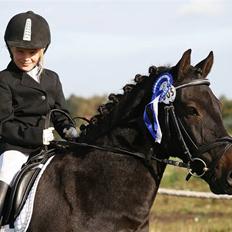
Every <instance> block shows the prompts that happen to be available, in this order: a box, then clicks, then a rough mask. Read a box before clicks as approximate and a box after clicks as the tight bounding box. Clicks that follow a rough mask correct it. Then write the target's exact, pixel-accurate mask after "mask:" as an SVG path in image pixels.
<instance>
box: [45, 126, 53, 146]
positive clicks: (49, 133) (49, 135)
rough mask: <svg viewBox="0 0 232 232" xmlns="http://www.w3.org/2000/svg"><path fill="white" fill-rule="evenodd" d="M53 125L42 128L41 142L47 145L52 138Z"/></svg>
mask: <svg viewBox="0 0 232 232" xmlns="http://www.w3.org/2000/svg"><path fill="white" fill-rule="evenodd" d="M53 130H54V127H49V128H48V129H44V130H43V144H44V145H49V144H50V142H51V141H53V140H54V135H53V132H52V131H53Z"/></svg>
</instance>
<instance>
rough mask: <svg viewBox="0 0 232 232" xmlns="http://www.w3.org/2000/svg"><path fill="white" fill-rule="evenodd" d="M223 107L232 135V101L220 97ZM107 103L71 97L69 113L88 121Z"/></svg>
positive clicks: (101, 97)
mask: <svg viewBox="0 0 232 232" xmlns="http://www.w3.org/2000/svg"><path fill="white" fill-rule="evenodd" d="M219 100H220V102H221V107H222V117H223V122H224V125H225V127H226V129H227V130H228V131H229V133H232V100H231V99H228V98H227V97H226V96H221V97H220V99H219ZM106 101H107V96H106V95H103V96H93V97H90V98H84V97H80V96H75V95H71V96H70V97H69V98H68V99H67V104H68V108H69V111H70V113H71V115H72V116H73V117H76V116H81V117H85V118H87V119H89V118H91V117H92V116H93V115H95V114H96V113H97V109H98V107H99V105H101V104H103V103H105V102H106ZM76 123H77V126H80V124H82V123H84V121H82V120H76Z"/></svg>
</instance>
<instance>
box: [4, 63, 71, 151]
mask: <svg viewBox="0 0 232 232" xmlns="http://www.w3.org/2000/svg"><path fill="white" fill-rule="evenodd" d="M51 109H61V110H63V111H65V112H66V113H68V111H67V107H66V102H65V98H64V94H63V90H62V86H61V83H60V80H59V77H58V75H57V74H56V73H55V72H53V71H51V70H48V69H44V70H43V72H42V74H41V80H40V83H38V82H36V81H35V80H34V79H33V78H32V77H30V76H29V75H28V74H27V73H26V72H23V71H21V70H20V69H18V68H17V66H16V65H15V64H14V63H13V62H11V63H10V64H9V65H8V67H7V68H6V69H5V70H3V71H1V72H0V152H1V153H3V152H4V151H6V150H19V151H21V152H23V153H27V154H30V153H31V152H33V151H34V150H35V149H38V148H39V147H42V143H43V141H42V134H43V129H44V123H45V117H46V115H47V114H48V112H49V111H50V110H51ZM52 123H53V125H54V127H55V129H56V130H57V131H58V133H59V134H60V135H61V137H63V129H64V128H65V127H69V126H73V124H72V122H70V120H69V119H67V117H64V115H63V114H61V113H56V114H54V115H53V117H52Z"/></svg>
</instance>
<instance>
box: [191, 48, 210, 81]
mask: <svg viewBox="0 0 232 232" xmlns="http://www.w3.org/2000/svg"><path fill="white" fill-rule="evenodd" d="M212 66H213V52H212V51H211V52H210V53H209V55H208V56H207V57H206V58H205V59H204V60H202V61H201V62H199V63H198V64H197V65H196V66H195V67H196V68H199V69H201V71H202V76H203V77H206V76H207V75H208V74H209V72H210V70H211V68H212Z"/></svg>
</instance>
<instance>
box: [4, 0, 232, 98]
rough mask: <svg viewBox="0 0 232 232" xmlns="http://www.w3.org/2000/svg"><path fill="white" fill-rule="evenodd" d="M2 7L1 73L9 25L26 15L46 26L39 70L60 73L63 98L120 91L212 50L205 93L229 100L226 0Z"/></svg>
mask: <svg viewBox="0 0 232 232" xmlns="http://www.w3.org/2000/svg"><path fill="white" fill-rule="evenodd" d="M0 9H1V14H0V69H1V70H2V69H4V68H5V67H6V66H7V64H8V63H9V61H10V57H9V54H8V51H7V48H6V46H5V42H4V39H3V37H4V32H5V28H6V25H7V23H8V21H9V20H10V18H11V17H13V16H14V15H15V14H17V13H21V12H26V11H29V10H32V11H34V12H35V13H37V14H40V15H42V16H43V17H44V18H46V20H47V21H48V23H49V25H50V29H51V34H52V42H51V45H50V46H49V48H48V50H47V52H46V54H45V67H46V68H49V69H52V70H53V71H55V72H57V73H58V74H59V77H60V79H61V82H62V84H63V91H64V94H65V96H66V97H69V96H70V95H71V94H74V95H77V96H82V97H92V96H94V95H103V94H106V95H107V94H109V93H111V92H114V93H119V92H121V89H122V87H123V86H124V85H125V84H126V83H131V82H132V80H133V78H134V76H135V75H136V74H138V73H139V74H145V75H147V74H148V68H149V67H150V66H151V65H155V66H159V65H175V64H176V63H177V62H178V61H179V59H180V58H181V56H182V54H183V53H184V52H185V51H186V50H187V49H189V48H191V49H192V64H193V65H195V64H197V63H198V62H200V61H201V60H202V59H204V58H206V57H207V55H208V54H209V52H210V51H213V52H214V65H213V68H212V70H211V72H210V74H209V76H208V78H209V79H210V80H211V88H212V90H213V92H214V93H215V95H216V96H217V97H220V96H222V95H224V96H226V97H228V98H230V99H232V91H231V89H232V75H231V71H230V67H232V1H231V0H57V1H55V0H47V1H45V0H40V1H38V0H14V1H13V0H7V1H4V0H0Z"/></svg>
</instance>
